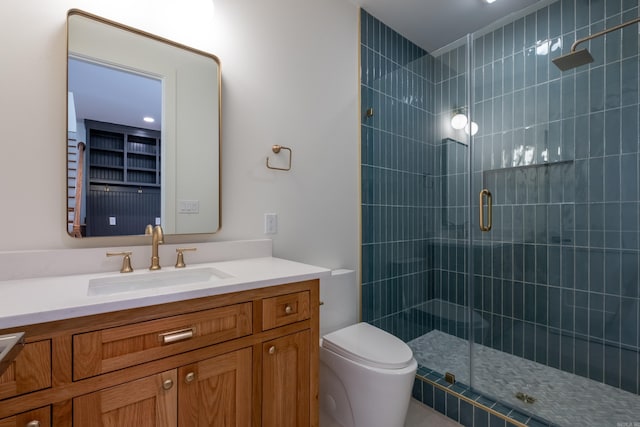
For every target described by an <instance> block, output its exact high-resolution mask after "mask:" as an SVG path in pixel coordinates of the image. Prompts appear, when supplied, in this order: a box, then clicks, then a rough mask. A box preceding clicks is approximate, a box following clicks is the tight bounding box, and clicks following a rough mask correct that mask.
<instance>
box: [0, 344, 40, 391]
mask: <svg viewBox="0 0 640 427" xmlns="http://www.w3.org/2000/svg"><path fill="white" fill-rule="evenodd" d="M48 387H51V341H49V340H45V341H37V342H32V343H28V344H27V345H25V346H24V348H23V349H22V351H21V352H20V354H19V355H18V357H16V359H15V360H14V361H13V362H12V363H11V365H10V366H9V368H8V369H7V370H6V371H5V372H4V373H3V374H2V375H0V399H6V398H8V397H13V396H19V395H21V394H25V393H30V392H32V391H36V390H42V389H44V388H48Z"/></svg>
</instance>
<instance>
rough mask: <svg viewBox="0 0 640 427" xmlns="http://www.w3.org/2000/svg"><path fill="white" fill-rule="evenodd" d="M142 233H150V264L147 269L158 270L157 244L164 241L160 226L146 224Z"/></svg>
mask: <svg viewBox="0 0 640 427" xmlns="http://www.w3.org/2000/svg"><path fill="white" fill-rule="evenodd" d="M144 234H146V235H151V266H150V267H149V270H160V268H161V267H160V257H159V256H158V245H161V244H163V243H164V233H163V232H162V227H160V226H159V225H156V226H155V227H152V226H151V224H149V225H147V227H146V228H145V230H144Z"/></svg>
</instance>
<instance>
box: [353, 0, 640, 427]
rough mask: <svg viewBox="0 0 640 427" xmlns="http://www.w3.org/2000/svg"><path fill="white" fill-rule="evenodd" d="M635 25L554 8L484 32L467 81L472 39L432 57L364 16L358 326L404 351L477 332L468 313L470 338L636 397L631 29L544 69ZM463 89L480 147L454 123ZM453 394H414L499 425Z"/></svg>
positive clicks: (424, 390)
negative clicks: (478, 324)
mask: <svg viewBox="0 0 640 427" xmlns="http://www.w3.org/2000/svg"><path fill="white" fill-rule="evenodd" d="M639 13H640V12H639V8H638V2H637V1H636V0H634V1H628V0H612V1H604V0H599V1H591V2H589V1H583V0H559V1H557V2H555V3H552V4H548V5H546V6H543V7H541V8H539V9H538V10H536V11H533V12H531V13H529V14H528V15H526V16H522V17H518V18H516V19H514V20H513V22H509V23H506V24H505V25H503V26H501V27H499V28H496V29H494V30H492V31H490V32H485V33H482V34H479V35H474V37H473V38H474V40H473V44H472V48H471V55H472V58H473V68H472V70H471V71H472V72H471V75H467V73H466V69H467V55H466V51H467V46H466V45H461V46H457V47H455V48H452V49H451V50H449V51H447V52H445V53H442V54H440V55H438V57H433V56H431V55H429V54H428V53H427V52H424V51H423V50H422V49H420V48H419V47H417V46H415V45H414V44H412V43H411V42H410V41H408V40H406V39H404V38H403V37H402V36H400V35H399V34H398V33H396V32H395V31H393V30H392V29H390V28H389V27H387V26H385V25H384V24H383V23H381V22H380V21H378V20H377V19H376V18H374V17H373V16H371V15H369V14H368V13H367V12H365V11H364V10H363V11H362V16H361V30H362V38H361V39H362V45H361V49H362V50H361V69H362V90H361V93H362V100H361V102H362V112H363V118H362V166H361V167H362V170H361V173H362V227H363V229H362V274H363V281H362V317H363V320H365V321H368V322H371V323H373V324H375V325H377V326H379V327H382V328H383V329H386V330H388V331H390V332H392V333H394V334H395V335H397V336H399V337H400V338H402V339H404V340H405V341H409V340H411V339H413V338H415V337H418V336H420V335H423V334H425V333H427V332H429V331H430V330H432V329H438V330H441V331H444V332H447V333H449V334H452V335H455V336H458V337H461V338H470V333H471V331H470V328H469V327H468V322H467V321H466V317H465V314H464V313H465V311H464V310H460V309H459V308H461V307H464V306H465V305H468V304H471V305H472V306H473V310H474V311H475V313H477V314H478V315H480V316H482V318H484V319H485V320H486V321H487V322H486V327H483V328H482V329H477V330H475V331H474V332H473V341H474V342H476V343H480V344H483V345H485V346H488V347H492V348H495V349H498V350H501V351H504V352H506V353H510V354H514V355H517V356H520V357H524V358H527V359H530V360H534V361H536V362H538V363H542V364H545V365H548V366H551V367H554V368H557V369H561V370H564V371H567V372H570V373H574V374H576V375H580V376H584V377H587V378H591V379H593V380H594V381H599V382H603V383H605V384H608V385H611V386H614V387H618V388H620V389H622V390H626V391H629V392H632V393H636V394H639V393H640V364H639V361H640V356H639V354H640V351H639V350H640V277H639V267H638V265H639V264H640V214H639V212H640V173H639V172H638V168H639V166H640V139H639V135H640V128H639V125H638V124H639V123H640V120H639V114H640V98H639V93H640V89H639V88H640V77H639V75H640V72H639V71H640V56H639V51H638V48H639V44H640V43H639V40H638V31H637V26H632V27H629V28H626V29H624V30H621V31H620V32H618V33H615V34H610V35H607V37H604V38H599V39H596V40H593V41H591V42H588V43H586V44H585V46H587V47H588V48H589V50H590V52H591V53H592V54H593V56H594V59H595V61H594V62H593V63H592V64H590V65H587V66H583V67H580V68H577V69H575V70H570V71H565V72H560V71H559V70H558V69H557V68H556V67H555V66H554V65H553V64H552V63H551V60H550V59H551V58H554V57H556V56H559V55H560V54H561V53H566V52H568V51H569V48H570V46H571V44H572V43H573V42H574V41H575V40H576V39H577V38H580V37H584V36H586V35H588V34H591V33H593V32H596V31H599V30H602V29H604V28H607V27H610V26H611V25H616V24H619V23H621V22H624V21H627V20H629V19H632V18H635V17H637V16H639ZM470 79H472V80H473V84H472V85H471V86H470V87H469V86H468V85H469V84H470V83H469V80H470ZM468 89H470V90H471V92H472V94H473V97H474V104H473V108H472V111H471V113H472V118H473V120H474V121H475V122H476V123H477V124H478V128H479V131H478V133H477V134H476V135H475V137H474V138H473V141H472V144H469V142H470V141H469V137H468V136H467V134H466V133H465V132H464V131H452V130H451V128H450V127H449V126H448V120H449V119H450V117H451V115H452V113H453V111H455V110H457V109H460V108H462V109H466V110H467V111H468V106H467V105H466V103H467V98H466V93H467V91H468ZM369 108H371V109H372V113H373V114H372V116H370V117H369V116H368V115H367V114H365V112H366V111H367V110H368V109H369ZM469 152H470V154H469ZM468 170H471V173H472V184H471V188H469V187H468V184H469V183H468V178H467V171H468ZM482 188H489V189H490V190H491V191H492V193H493V202H494V203H493V229H492V231H491V232H490V233H481V232H480V231H479V227H478V225H479V224H478V219H477V210H478V209H479V204H478V197H477V195H478V193H479V192H480V190H481V189H482ZM470 195H471V196H470ZM469 197H471V198H469ZM469 205H470V206H471V208H470V209H471V212H470V211H469ZM469 220H471V223H469ZM469 233H471V234H472V237H473V240H474V244H473V246H472V248H471V249H469V246H468V243H467V242H468V237H469ZM469 257H471V260H469ZM469 261H471V266H472V268H473V276H472V283H471V284H472V286H469V283H468V273H469V271H468V267H469ZM434 307H437V308H436V309H434ZM434 312H438V313H443V312H447V314H446V315H444V314H443V315H439V316H434V315H433V314H430V313H434ZM421 369H422V368H421ZM432 377H433V378H432ZM426 378H428V379H430V380H433V381H438V380H441V378H438V377H437V374H436V373H430V374H429V376H428V377H426ZM429 387H431V388H429ZM437 390H440V391H437ZM441 391H443V390H442V389H438V388H437V387H435V386H433V385H428V383H426V382H422V381H421V383H420V384H416V386H415V387H414V395H415V396H416V397H418V398H420V400H422V401H423V402H425V403H426V404H428V405H430V406H432V407H435V408H436V409H438V410H441V412H443V413H444V414H448V415H450V416H452V417H454V418H457V419H458V420H459V421H460V422H461V423H463V424H464V425H472V424H468V423H469V419H473V420H474V424H473V425H476V426H479V425H493V424H492V423H494V424H495V423H498V424H500V422H502V421H500V420H495V418H492V416H495V414H490V413H489V412H487V411H485V410H484V409H482V408H479V407H477V406H473V405H472V406H473V407H472V408H470V407H469V406H468V405H467V404H469V402H468V401H466V400H464V399H463V400H460V402H459V403H458V406H457V407H456V409H453V408H451V409H447V407H448V406H447V405H448V404H449V401H450V399H452V398H451V397H448V396H447V395H446V394H445V395H443V394H442V393H441ZM469 393H471V392H469ZM473 393H475V392H473ZM473 400H474V401H477V399H473ZM451 402H453V401H451ZM462 402H465V403H464V404H463V403H462ZM451 405H454V403H451ZM477 411H480V412H478V414H477V415H476V413H477ZM523 417H524V416H522V415H521V416H520V418H523ZM513 420H515V421H516V422H514V425H518V424H517V422H520V423H523V422H525V421H526V422H528V423H529V424H530V425H539V424H537V423H541V422H542V421H540V420H536V419H535V417H533V418H532V417H531V416H527V418H526V420H525V421H522V420H521V419H519V418H518V416H514V417H513ZM531 420H533V421H531ZM505 423H506V425H510V424H509V422H508V421H505ZM500 425H503V424H500ZM541 425H545V424H544V423H543V424H541Z"/></svg>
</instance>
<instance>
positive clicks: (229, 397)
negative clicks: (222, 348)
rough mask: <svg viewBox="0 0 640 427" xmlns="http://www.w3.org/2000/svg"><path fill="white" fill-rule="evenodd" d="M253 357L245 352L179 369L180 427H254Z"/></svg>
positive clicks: (242, 350) (237, 352) (247, 350)
mask: <svg viewBox="0 0 640 427" xmlns="http://www.w3.org/2000/svg"><path fill="white" fill-rule="evenodd" d="M251 353H252V351H251V348H244V349H241V350H237V351H234V352H231V353H227V354H223V355H221V356H217V357H214V358H211V359H207V360H203V361H201V362H198V363H194V364H192V365H188V366H184V367H182V368H180V369H178V381H179V382H180V383H179V388H178V420H179V421H178V425H179V426H180V427H218V426H219V427H223V426H224V427H249V426H250V425H251V378H252V357H251V356H252V354H251Z"/></svg>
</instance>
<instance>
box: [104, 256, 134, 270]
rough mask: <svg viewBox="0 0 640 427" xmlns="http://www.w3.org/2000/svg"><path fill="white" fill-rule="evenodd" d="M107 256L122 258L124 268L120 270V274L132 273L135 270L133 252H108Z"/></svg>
mask: <svg viewBox="0 0 640 427" xmlns="http://www.w3.org/2000/svg"><path fill="white" fill-rule="evenodd" d="M107 256H108V257H111V256H122V257H123V258H122V268H121V269H120V273H131V272H132V271H133V268H131V252H107Z"/></svg>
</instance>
